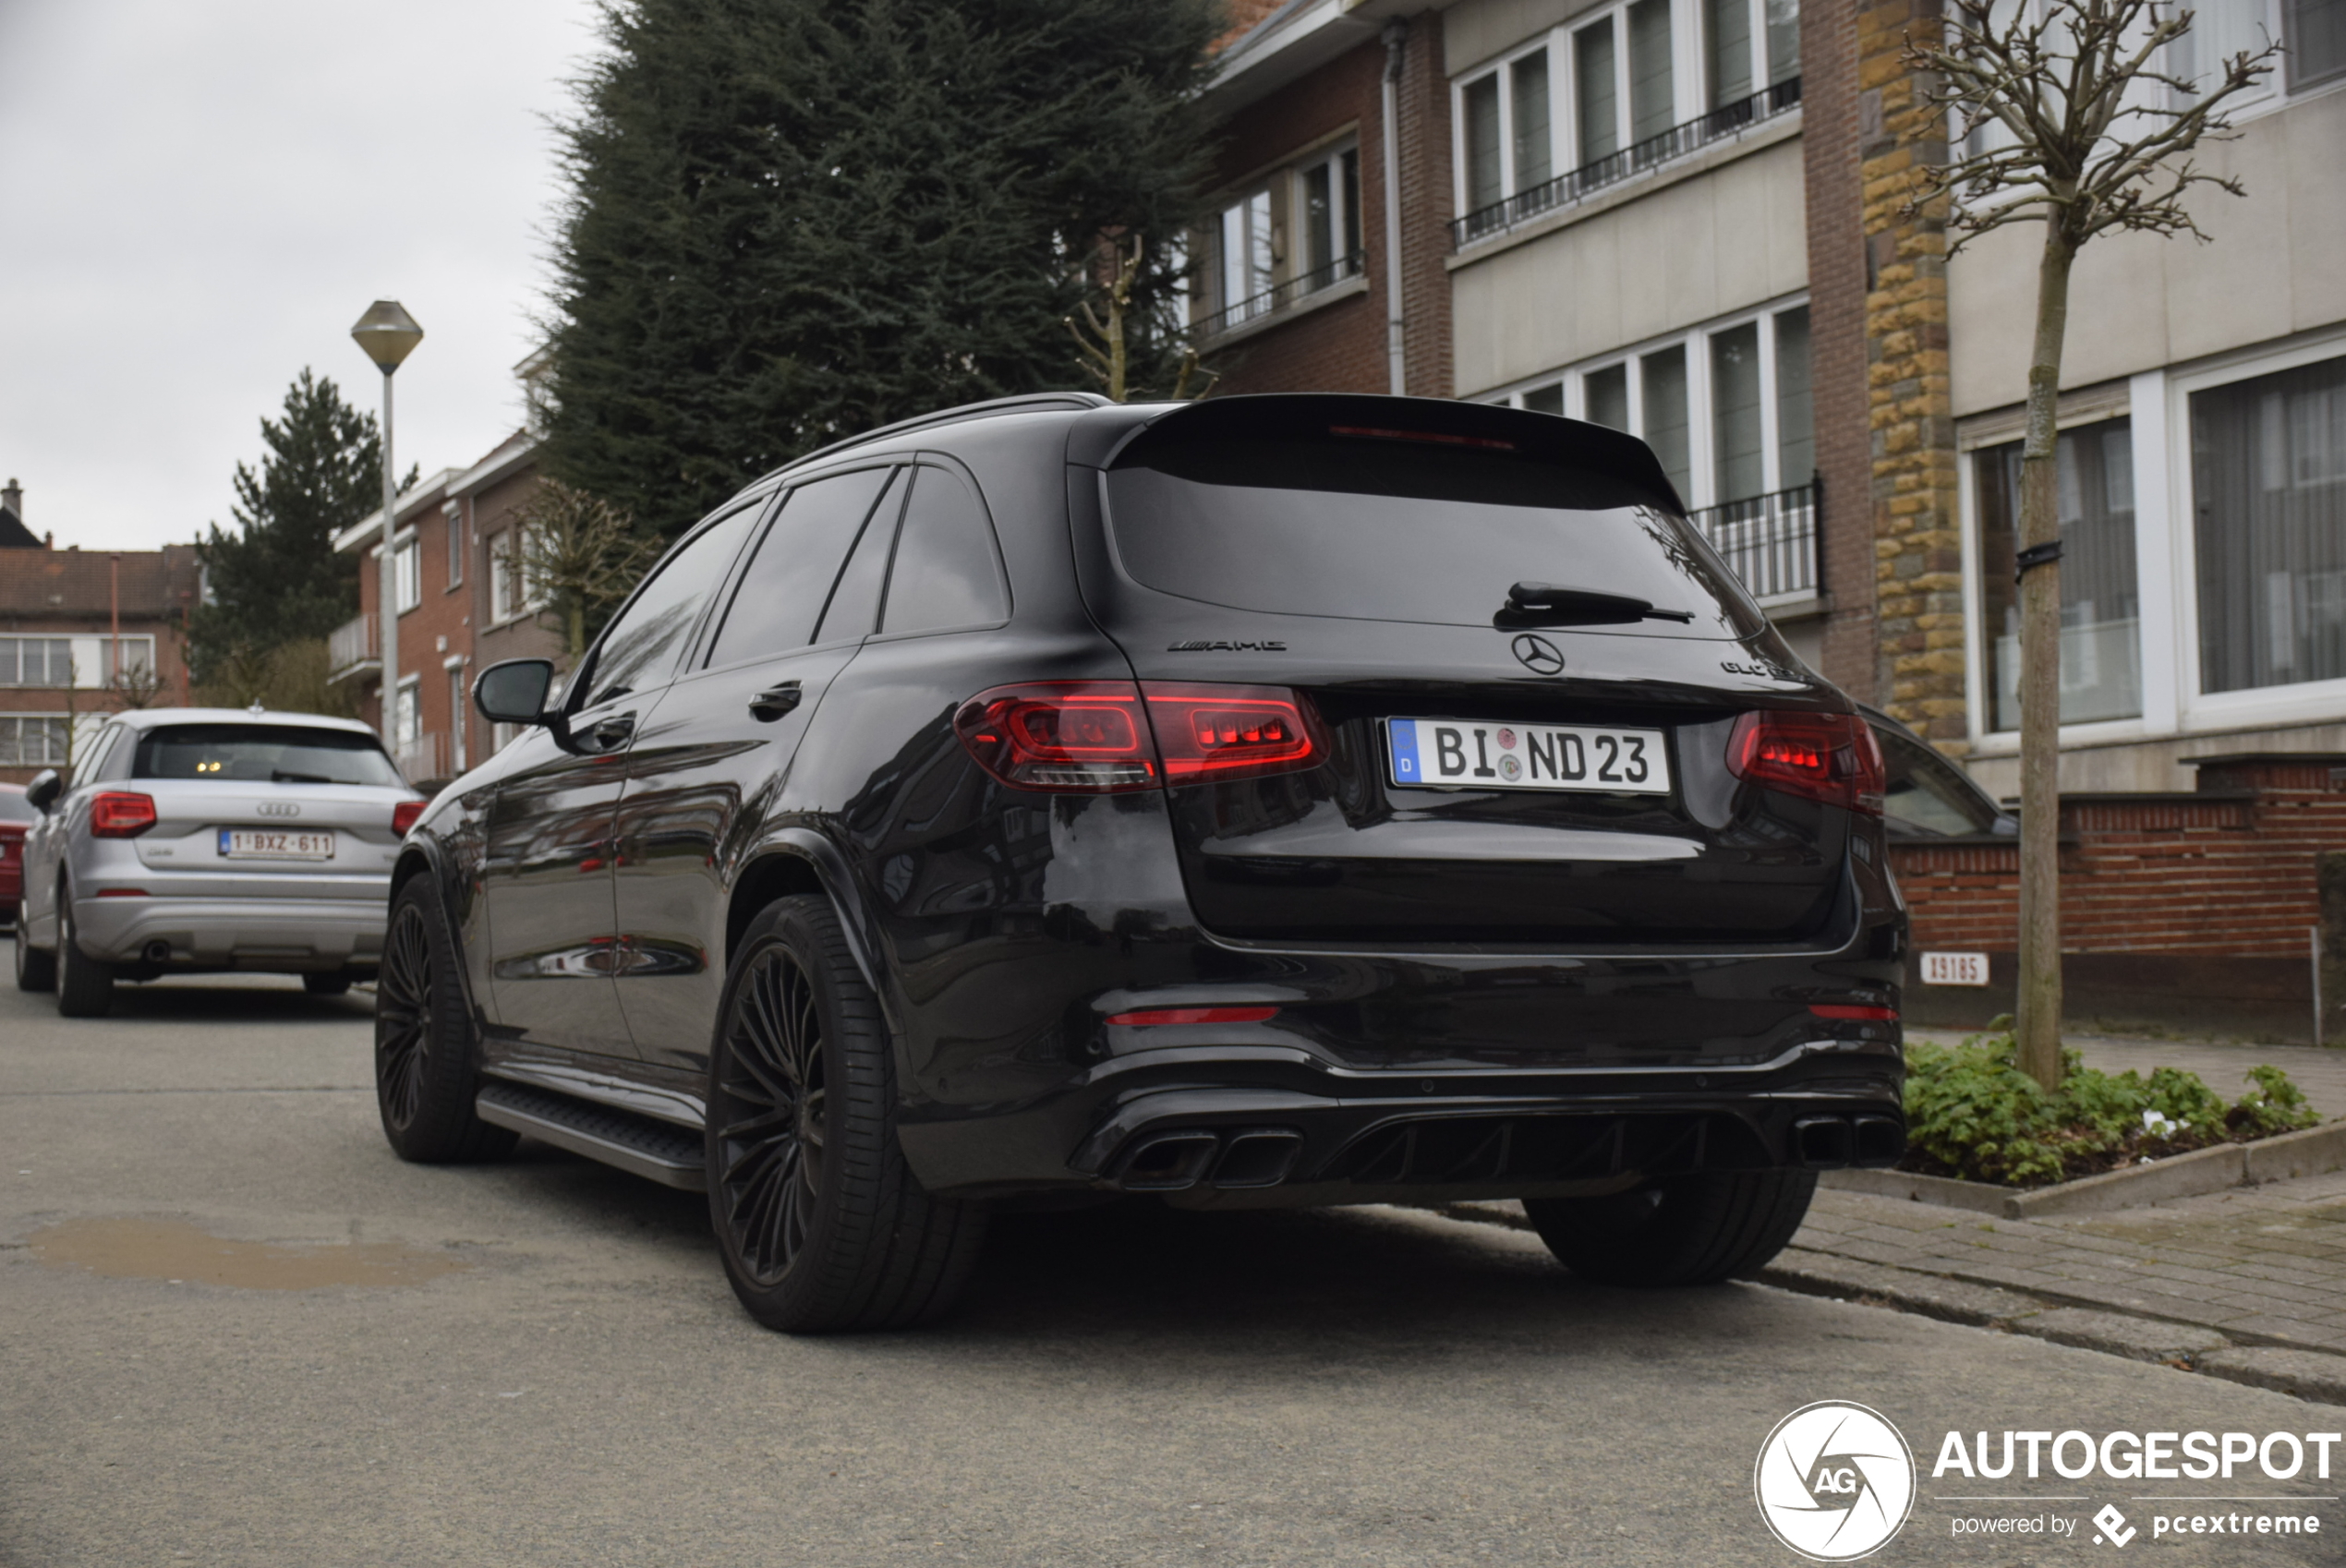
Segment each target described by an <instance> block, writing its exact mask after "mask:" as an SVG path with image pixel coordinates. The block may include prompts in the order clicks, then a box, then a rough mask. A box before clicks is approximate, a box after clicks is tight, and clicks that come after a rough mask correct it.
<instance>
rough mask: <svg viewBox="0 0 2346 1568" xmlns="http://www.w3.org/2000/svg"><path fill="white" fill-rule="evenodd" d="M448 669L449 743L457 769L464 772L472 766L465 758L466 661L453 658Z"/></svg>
mask: <svg viewBox="0 0 2346 1568" xmlns="http://www.w3.org/2000/svg"><path fill="white" fill-rule="evenodd" d="M447 669H448V744H449V746H450V748H451V755H452V757H453V761H454V765H455V768H456V771H457V772H459V773H462V772H463V771H464V770H465V769H466V767H467V766H470V765H469V764H467V763H466V760H465V706H466V705H465V661H464V660H463V659H461V658H458V659H451V660H449V662H448V665H447Z"/></svg>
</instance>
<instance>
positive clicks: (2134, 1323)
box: [2013, 1307, 2232, 1368]
mask: <svg viewBox="0 0 2346 1568" xmlns="http://www.w3.org/2000/svg"><path fill="white" fill-rule="evenodd" d="M2013 1332H2014V1333H2025V1334H2029V1335H2032V1336H2034V1337H2035V1338H2038V1339H2047V1340H2050V1341H2051V1342H2052V1343H2053V1344H2055V1345H2074V1347H2076V1348H2077V1349H2080V1350H2100V1351H2105V1352H2107V1353H2109V1354H2110V1355H2112V1356H2123V1357H2127V1358H2129V1359H2130V1360H2134V1361H2164V1362H2167V1363H2169V1364H2170V1365H2182V1366H2185V1367H2190V1368H2197V1367H2198V1365H2199V1359H2200V1357H2202V1356H2205V1355H2207V1354H2209V1353H2210V1352H2213V1351H2219V1350H2229V1349H2231V1347H2232V1342H2231V1340H2229V1339H2226V1338H2225V1337H2224V1336H2223V1335H2222V1334H2221V1333H2218V1332H2217V1331H2216V1330H2214V1329H2208V1328H2194V1327H2192V1326H2191V1325H2189V1324H2187V1323H2170V1322H2162V1321H2159V1320H2157V1319H2154V1318H2130V1317H2127V1316H2125V1315H2124V1314H2122V1313H2119V1312H2096V1311H2093V1310H2091V1309H2087V1308H2084V1307H2056V1308H2054V1309H2052V1310H2050V1311H2049V1312H2039V1313H2038V1314H2037V1315H2036V1316H2034V1317H2031V1318H2026V1319H2024V1320H2022V1321H2019V1322H2016V1323H2014V1324H2013Z"/></svg>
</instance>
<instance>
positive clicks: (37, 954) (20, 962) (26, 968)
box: [16, 896, 57, 993]
mask: <svg viewBox="0 0 2346 1568" xmlns="http://www.w3.org/2000/svg"><path fill="white" fill-rule="evenodd" d="M26 912H27V911H26V910H25V907H24V899H23V898H22V897H21V896H19V897H18V899H17V939H16V949H17V989H18V990H19V991H31V992H35V993H40V992H47V991H54V990H55V989H56V988H57V955H56V953H55V951H54V949H52V948H47V947H34V946H33V945H32V928H31V927H30V925H28V924H26V923H25V916H26Z"/></svg>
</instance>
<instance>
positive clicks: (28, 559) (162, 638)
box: [0, 479, 200, 784]
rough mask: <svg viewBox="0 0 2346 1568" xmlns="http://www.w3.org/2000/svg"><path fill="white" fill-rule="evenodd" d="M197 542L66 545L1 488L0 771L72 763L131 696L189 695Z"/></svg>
mask: <svg viewBox="0 0 2346 1568" xmlns="http://www.w3.org/2000/svg"><path fill="white" fill-rule="evenodd" d="M199 585H200V573H199V570H198V566H197V561H196V551H195V547H194V546H192V545H169V546H166V547H164V548H163V549H159V550H84V549H79V548H77V547H71V546H68V547H67V548H66V549H55V548H54V546H53V545H52V544H51V543H49V542H48V540H47V539H46V538H44V537H36V536H34V535H33V533H32V532H31V530H30V528H28V527H27V526H26V525H25V522H24V492H23V491H22V490H21V489H20V488H18V485H17V482H16V481H15V480H14V479H11V480H9V481H8V484H7V486H6V488H5V489H0V779H6V780H7V781H9V782H12V783H18V784H21V783H23V782H25V781H26V780H27V779H29V778H31V777H32V776H33V775H34V774H36V773H38V772H40V771H41V770H42V768H44V767H65V766H68V765H69V763H70V762H71V760H72V754H73V752H74V750H75V749H76V747H77V745H78V742H79V739H80V738H82V737H83V736H84V735H86V733H87V732H88V731H89V730H91V729H92V728H94V727H95V726H96V724H97V723H98V722H100V721H101V720H103V718H104V717H105V716H106V715H107V714H110V713H113V712H115V711H117V710H118V709H120V708H122V707H124V706H142V707H151V706H157V705H159V704H163V703H175V702H185V701H187V615H188V612H189V611H190V610H192V609H194V607H195V603H196V597H197V594H198V592H199V591H200V587H199Z"/></svg>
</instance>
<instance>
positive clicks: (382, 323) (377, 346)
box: [350, 299, 424, 376]
mask: <svg viewBox="0 0 2346 1568" xmlns="http://www.w3.org/2000/svg"><path fill="white" fill-rule="evenodd" d="M350 335H351V336H352V337H353V338H355V339H357V343H358V346H359V347H360V348H363V349H365V350H366V351H367V357H368V358H369V359H371V360H373V361H374V362H375V364H376V366H377V367H378V368H380V369H381V371H382V373H383V374H384V375H386V376H388V375H390V374H391V373H392V372H393V370H396V369H398V368H399V366H400V362H401V361H403V360H405V358H406V357H407V356H409V355H410V354H413V353H415V352H416V345H417V344H419V343H421V342H423V341H424V330H423V328H421V327H419V326H417V324H416V319H415V318H414V317H413V316H410V315H408V314H407V312H406V311H405V309H404V308H401V306H400V303H399V301H397V300H395V299H378V300H377V301H375V303H374V304H373V305H372V306H370V307H369V308H368V310H367V313H366V314H365V315H364V316H361V317H359V318H358V324H357V326H355V327H353V328H351V329H350Z"/></svg>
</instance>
